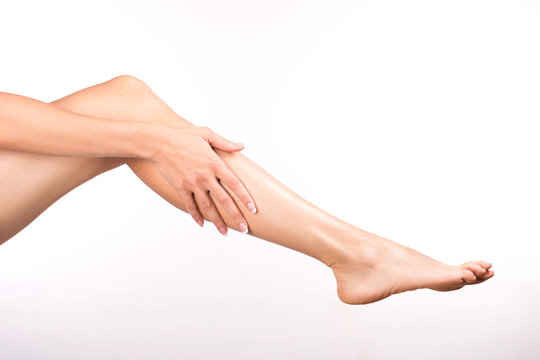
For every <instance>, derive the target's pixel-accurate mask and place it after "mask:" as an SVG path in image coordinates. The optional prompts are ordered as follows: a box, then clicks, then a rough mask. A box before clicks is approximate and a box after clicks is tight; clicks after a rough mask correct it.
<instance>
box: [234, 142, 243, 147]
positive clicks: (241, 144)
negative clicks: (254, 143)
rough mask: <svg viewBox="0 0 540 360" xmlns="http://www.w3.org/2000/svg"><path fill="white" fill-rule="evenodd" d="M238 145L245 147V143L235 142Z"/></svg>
mask: <svg viewBox="0 0 540 360" xmlns="http://www.w3.org/2000/svg"><path fill="white" fill-rule="evenodd" d="M234 144H235V145H236V146H240V147H244V143H238V142H237V143H234Z"/></svg>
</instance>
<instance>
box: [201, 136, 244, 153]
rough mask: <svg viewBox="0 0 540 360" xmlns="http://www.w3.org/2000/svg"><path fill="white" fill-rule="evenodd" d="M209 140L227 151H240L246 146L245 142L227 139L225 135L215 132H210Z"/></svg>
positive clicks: (216, 146)
mask: <svg viewBox="0 0 540 360" xmlns="http://www.w3.org/2000/svg"><path fill="white" fill-rule="evenodd" d="M208 142H209V143H210V145H212V146H213V147H215V148H218V149H221V150H225V151H239V150H242V149H243V148H244V144H242V143H236V142H233V141H231V140H228V139H225V138H224V137H223V136H220V135H218V134H216V133H214V132H212V134H210V136H209V137H208Z"/></svg>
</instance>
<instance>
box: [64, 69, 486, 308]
mask: <svg viewBox="0 0 540 360" xmlns="http://www.w3.org/2000/svg"><path fill="white" fill-rule="evenodd" d="M59 105H60V106H63V107H65V108H67V109H69V110H72V111H76V112H80V113H85V114H89V115H94V116H101V117H107V118H111V119H126V118H127V119H130V120H135V121H156V122H162V123H166V124H169V125H173V126H178V127H182V126H186V127H189V126H193V124H191V123H189V122H188V121H186V120H185V119H183V118H181V117H180V116H178V115H177V114H176V113H175V112H174V111H173V110H172V109H171V108H170V107H168V106H167V105H166V104H165V103H164V102H163V101H161V100H160V99H159V98H158V97H157V96H156V95H155V94H154V93H153V92H152V91H151V90H150V88H148V87H147V86H146V85H145V84H144V83H142V82H140V81H139V80H137V79H134V78H131V77H121V78H117V79H115V80H114V81H109V82H106V83H103V84H99V85H96V86H93V87H90V88H87V89H84V90H81V91H79V92H77V93H75V94H72V95H70V96H68V97H66V98H63V99H60V100H59ZM218 154H219V155H220V156H221V157H222V158H223V159H224V161H225V162H226V164H227V165H228V166H229V167H230V168H231V169H232V170H233V171H234V172H235V173H236V174H237V175H238V177H239V178H240V179H241V180H242V181H243V182H244V183H245V185H246V187H247V188H248V190H249V191H250V192H251V194H252V195H253V197H254V199H255V201H256V203H257V208H258V213H257V214H252V213H251V212H249V211H247V209H245V208H243V206H242V205H241V203H240V202H239V201H238V199H237V198H236V197H235V196H234V194H232V193H231V192H229V193H231V196H233V198H234V199H235V200H236V202H237V204H238V205H239V207H240V209H241V210H242V212H243V214H244V216H245V218H246V220H247V221H248V224H249V228H250V234H251V235H253V236H256V237H259V238H262V239H266V240H268V241H271V242H274V243H277V244H280V245H283V246H286V247H288V248H291V249H294V250H297V251H300V252H302V253H305V254H307V255H309V256H312V257H314V258H316V259H318V260H320V261H321V262H323V263H324V264H326V265H328V266H330V267H331V268H332V270H333V271H334V274H335V276H336V281H337V286H338V287H337V291H338V296H339V297H340V299H341V300H342V301H344V302H346V303H350V304H363V303H369V302H373V301H377V300H380V299H383V298H385V297H387V296H389V295H392V294H395V293H398V292H403V291H408V290H414V289H418V288H432V289H435V290H443V291H445V290H454V289H458V288H461V287H462V286H464V285H465V284H473V283H479V282H482V281H484V280H486V279H488V278H489V277H491V276H492V275H493V272H492V271H491V270H487V269H489V267H490V266H491V265H490V264H488V263H485V262H481V261H476V262H468V263H465V264H463V265H460V266H449V265H445V264H442V263H440V262H438V261H436V260H434V259H431V258H429V257H427V256H424V255H422V254H420V253H418V252H416V251H414V250H412V249H409V248H407V247H404V246H401V245H399V244H396V243H394V242H392V241H390V240H387V239H384V238H381V237H378V236H376V235H374V234H370V233H368V232H366V231H363V230H361V229H359V228H357V227H355V226H353V225H351V224H347V223H345V222H343V221H341V220H339V219H337V218H335V217H334V216H332V215H330V214H328V213H326V212H324V211H323V210H322V209H320V208H318V207H316V206H315V205H313V204H311V203H309V202H308V201H306V200H305V199H303V198H301V197H300V196H298V195H297V194H295V193H294V192H292V191H291V190H290V189H288V188H287V187H285V186H284V185H283V184H281V183H280V182H279V181H278V180H276V179H275V178H273V177H272V176H271V175H270V174H268V173H267V172H265V171H264V170H263V169H262V168H260V167H259V166H257V165H256V164H255V163H253V162H252V161H251V160H249V159H248V158H247V157H246V156H244V155H243V154H242V153H225V152H221V151H218ZM124 160H125V161H127V164H128V165H129V166H130V168H131V169H132V170H133V171H134V172H135V173H136V174H137V176H139V177H140V178H141V180H142V181H144V182H145V184H147V185H148V186H149V187H150V188H152V189H153V190H154V191H155V192H157V193H158V194H159V195H160V196H162V197H163V198H165V199H166V200H167V201H168V202H170V203H171V204H173V205H174V206H176V207H178V208H179V209H181V210H185V209H184V204H183V203H182V200H181V197H180V196H179V195H178V194H177V193H176V192H175V190H174V189H173V188H172V187H171V186H170V185H169V183H168V182H167V181H166V180H164V179H163V178H162V177H161V175H160V174H159V173H158V171H157V170H156V169H155V168H154V166H153V164H152V163H150V162H148V161H146V160H142V159H124ZM201 210H202V211H201V213H202V214H203V216H205V218H207V217H206V214H205V212H204V209H201ZM218 211H219V212H220V214H221V215H222V217H223V219H224V220H225V221H226V223H227V225H228V226H229V227H231V228H235V229H236V225H235V224H234V223H233V222H232V220H231V219H230V218H229V217H228V216H227V214H226V212H225V211H224V210H223V209H222V208H220V207H219V205H218Z"/></svg>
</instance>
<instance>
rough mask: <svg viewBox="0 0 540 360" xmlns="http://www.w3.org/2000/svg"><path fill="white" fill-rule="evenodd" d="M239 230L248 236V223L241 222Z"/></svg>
mask: <svg viewBox="0 0 540 360" xmlns="http://www.w3.org/2000/svg"><path fill="white" fill-rule="evenodd" d="M239 228H240V231H241V232H243V233H244V234H247V232H248V227H247V225H246V223H243V222H241V223H240V225H239Z"/></svg>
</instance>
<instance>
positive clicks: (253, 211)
mask: <svg viewBox="0 0 540 360" xmlns="http://www.w3.org/2000/svg"><path fill="white" fill-rule="evenodd" d="M247 208H248V210H249V211H251V212H252V213H254V214H255V213H256V212H257V208H256V207H255V204H253V203H252V202H250V203H248V204H247Z"/></svg>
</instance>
